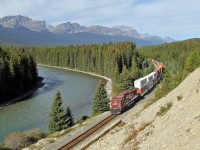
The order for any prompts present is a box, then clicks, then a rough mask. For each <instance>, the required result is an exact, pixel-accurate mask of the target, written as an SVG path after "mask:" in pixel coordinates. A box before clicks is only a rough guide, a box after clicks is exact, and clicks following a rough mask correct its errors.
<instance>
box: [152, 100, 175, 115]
mask: <svg viewBox="0 0 200 150" xmlns="http://www.w3.org/2000/svg"><path fill="white" fill-rule="evenodd" d="M172 105H173V103H172V102H168V103H166V104H165V105H164V106H162V105H161V106H160V110H159V111H158V112H157V113H156V116H163V115H165V114H166V113H167V112H168V111H169V110H170V108H171V107H172Z"/></svg>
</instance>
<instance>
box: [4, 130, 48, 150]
mask: <svg viewBox="0 0 200 150" xmlns="http://www.w3.org/2000/svg"><path fill="white" fill-rule="evenodd" d="M44 136H45V134H44V133H42V132H41V131H40V129H32V130H30V131H25V132H12V133H11V134H9V135H8V136H7V137H5V139H4V145H5V147H6V148H10V149H16V150H18V149H21V148H24V147H26V146H28V145H30V144H33V143H35V142H37V141H38V140H40V139H42V138H43V137H44Z"/></svg>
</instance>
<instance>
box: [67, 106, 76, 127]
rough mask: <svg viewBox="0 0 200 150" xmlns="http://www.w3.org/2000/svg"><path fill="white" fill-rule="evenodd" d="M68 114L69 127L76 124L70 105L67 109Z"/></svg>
mask: <svg viewBox="0 0 200 150" xmlns="http://www.w3.org/2000/svg"><path fill="white" fill-rule="evenodd" d="M66 116H67V125H68V126H69V127H71V126H73V125H74V118H73V116H72V113H71V110H70V108H69V107H67V111H66Z"/></svg>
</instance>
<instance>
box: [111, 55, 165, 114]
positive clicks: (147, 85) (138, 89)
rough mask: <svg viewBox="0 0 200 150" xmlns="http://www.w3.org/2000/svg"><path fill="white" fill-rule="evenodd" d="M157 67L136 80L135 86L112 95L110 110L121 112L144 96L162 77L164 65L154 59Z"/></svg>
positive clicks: (114, 112) (113, 112)
mask: <svg viewBox="0 0 200 150" xmlns="http://www.w3.org/2000/svg"><path fill="white" fill-rule="evenodd" d="M152 62H153V64H154V65H155V67H156V69H155V70H153V72H151V73H150V74H148V75H146V76H145V77H142V78H139V79H137V80H135V81H134V88H133V89H129V90H126V91H123V92H122V93H119V94H118V95H116V96H113V97H112V100H111V101H110V112H111V113H112V114H121V113H122V112H123V111H124V110H125V109H126V108H127V107H129V106H130V105H131V104H133V103H134V102H135V101H137V100H138V99H139V98H140V97H141V96H144V95H145V94H146V93H147V92H148V91H149V90H151V89H152V88H153V87H154V85H155V84H156V83H157V82H158V81H159V80H160V79H161V76H162V70H163V68H164V65H163V64H162V63H160V62H157V61H156V60H153V59H152Z"/></svg>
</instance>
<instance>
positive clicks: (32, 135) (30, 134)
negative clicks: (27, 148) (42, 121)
mask: <svg viewBox="0 0 200 150" xmlns="http://www.w3.org/2000/svg"><path fill="white" fill-rule="evenodd" d="M24 135H25V136H26V138H27V139H28V141H29V143H35V142H37V141H38V140H40V139H42V138H44V137H45V134H44V133H42V132H41V130H40V129H32V130H29V131H25V132H24Z"/></svg>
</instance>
